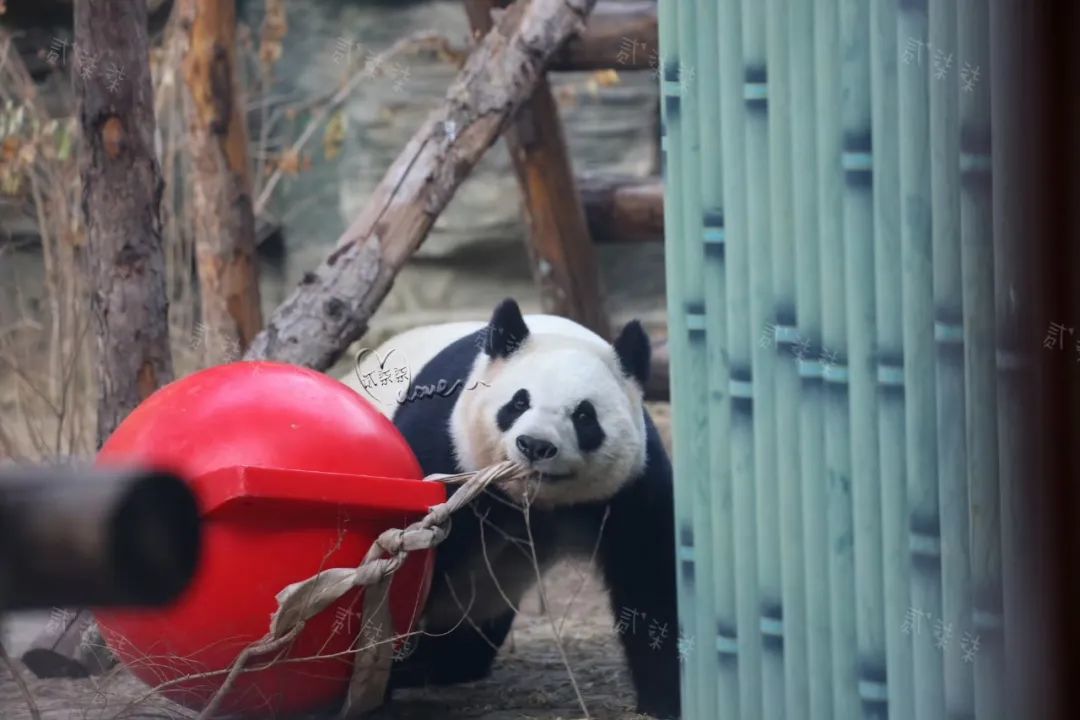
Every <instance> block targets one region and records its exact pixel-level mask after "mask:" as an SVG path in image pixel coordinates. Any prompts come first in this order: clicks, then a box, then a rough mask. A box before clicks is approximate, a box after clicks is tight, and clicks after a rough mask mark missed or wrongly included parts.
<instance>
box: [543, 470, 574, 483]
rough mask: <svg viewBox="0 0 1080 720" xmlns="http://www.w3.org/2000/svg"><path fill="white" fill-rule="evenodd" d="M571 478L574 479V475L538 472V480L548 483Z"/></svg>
mask: <svg viewBox="0 0 1080 720" xmlns="http://www.w3.org/2000/svg"><path fill="white" fill-rule="evenodd" d="M572 477H574V473H549V472H543V471H541V472H540V479H541V480H546V481H550V482H559V481H561V480H569V479H570V478H572Z"/></svg>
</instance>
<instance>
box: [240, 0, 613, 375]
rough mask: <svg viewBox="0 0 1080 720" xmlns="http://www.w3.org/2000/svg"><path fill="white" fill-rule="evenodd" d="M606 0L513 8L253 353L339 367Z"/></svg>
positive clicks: (550, 1)
mask: <svg viewBox="0 0 1080 720" xmlns="http://www.w3.org/2000/svg"><path fill="white" fill-rule="evenodd" d="M595 4H596V0H531V2H528V3H523V2H519V3H517V4H515V5H514V6H512V7H511V8H510V9H509V10H507V12H506V13H505V14H504V15H503V16H502V17H501V18H500V19H499V22H498V25H497V27H496V28H495V29H494V30H493V31H492V32H490V33H488V35H487V36H486V37H485V38H484V40H483V42H481V43H480V44H479V45H478V46H477V47H476V48H475V49H474V50H473V52H472V54H471V55H470V56H469V59H468V60H467V61H466V63H465V66H464V67H463V68H462V70H461V72H460V73H459V74H458V78H457V80H455V82H454V83H453V85H452V86H451V87H450V89H449V90H448V91H447V96H446V100H445V101H444V102H443V105H442V106H441V107H440V108H438V109H437V110H435V111H434V112H433V113H432V114H431V116H429V117H428V119H427V121H426V122H425V123H424V125H423V126H422V127H421V128H420V129H419V130H418V131H417V132H416V134H415V135H413V137H412V139H410V140H409V142H408V144H407V145H406V146H405V148H404V150H402V152H401V154H400V155H399V156H398V158H397V159H396V160H395V161H394V163H393V164H392V165H391V166H390V169H389V170H388V171H387V173H386V175H385V176H384V177H383V179H382V181H381V182H380V183H379V185H378V186H377V187H376V188H375V190H374V191H373V192H372V195H371V198H370V199H369V200H368V204H367V206H366V207H365V208H364V210H363V211H362V212H361V214H360V216H359V217H358V218H357V219H356V220H355V221H354V222H353V223H352V225H350V226H349V228H348V229H347V230H346V231H345V233H344V234H343V235H342V236H341V239H340V240H339V241H338V244H337V246H336V247H335V249H334V250H333V251H332V252H331V253H330V255H329V256H328V257H327V258H326V260H324V261H323V263H322V264H321V265H320V266H319V267H318V268H316V269H315V270H314V271H313V272H309V273H307V274H306V275H305V276H304V278H303V280H301V283H300V286H299V287H297V288H296V290H294V291H293V292H292V294H291V295H290V296H289V297H288V299H286V300H285V302H283V303H282V304H281V305H280V306H279V307H278V308H277V309H276V310H275V311H274V313H273V314H272V315H271V317H270V319H269V321H268V322H267V324H266V328H265V329H264V330H263V331H262V332H261V333H259V334H258V335H257V336H256V337H255V340H254V341H253V342H252V344H251V346H250V347H249V348H248V351H247V353H246V354H245V359H248V360H261V359H274V360H279V361H282V362H290V363H294V364H297V365H305V366H307V367H311V368H315V369H317V370H325V369H327V368H328V367H330V366H331V365H332V364H333V363H334V362H335V361H336V360H337V359H338V358H339V357H340V356H341V354H342V353H343V352H344V351H345V350H346V348H348V346H349V344H350V343H352V342H353V341H354V340H356V339H358V338H359V337H360V336H361V335H363V334H364V332H365V331H366V330H367V323H368V320H369V319H370V318H371V315H372V314H373V313H374V312H375V310H376V308H378V306H379V304H380V303H381V302H382V300H383V298H384V297H386V293H387V292H389V290H390V286H391V285H392V284H393V281H394V276H395V275H396V274H397V272H398V271H399V270H400V269H401V267H402V266H403V265H404V264H405V262H406V261H407V260H408V259H409V258H410V257H411V256H412V254H413V252H415V251H416V249H417V248H418V247H419V246H420V244H421V243H422V242H423V241H424V238H425V237H427V233H428V231H429V230H430V229H431V226H432V225H433V224H434V223H435V219H436V218H437V217H438V216H439V213H440V212H442V210H443V208H445V207H446V205H447V203H448V202H449V201H450V199H451V198H452V197H453V196H454V192H455V191H456V190H457V188H458V186H459V185H460V184H461V182H462V181H463V180H464V179H465V178H466V177H467V176H468V175H469V173H470V172H471V171H472V169H473V167H475V166H476V163H477V162H478V161H479V159H480V157H481V156H482V155H483V154H484V152H485V151H486V150H487V149H488V148H489V147H490V146H491V145H492V144H493V143H494V142H495V141H496V140H497V139H498V137H499V135H500V134H501V132H502V131H503V129H504V128H505V127H506V125H507V124H508V122H509V119H510V118H511V117H512V115H513V113H514V112H515V111H516V110H517V109H518V108H520V107H521V105H522V104H523V103H524V102H525V101H526V100H527V99H528V97H529V96H530V95H531V94H532V91H533V89H534V88H535V87H536V85H537V83H538V82H540V80H541V79H542V78H543V73H544V67H545V65H546V63H547V61H548V59H549V58H550V57H551V55H552V53H554V52H555V51H556V50H557V49H558V48H559V47H560V46H561V45H562V44H563V43H564V42H566V39H567V38H569V37H571V36H572V35H574V34H576V33H579V32H580V31H581V29H582V27H583V26H584V24H585V17H586V16H587V15H588V13H589V11H591V10H592V8H593V6H594V5H595Z"/></svg>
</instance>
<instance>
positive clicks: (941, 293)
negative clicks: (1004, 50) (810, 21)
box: [927, 0, 974, 718]
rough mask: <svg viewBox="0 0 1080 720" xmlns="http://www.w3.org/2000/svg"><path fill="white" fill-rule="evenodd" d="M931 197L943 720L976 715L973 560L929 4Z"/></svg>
mask: <svg viewBox="0 0 1080 720" xmlns="http://www.w3.org/2000/svg"><path fill="white" fill-rule="evenodd" d="M929 25H930V28H929V37H930V40H929V42H928V44H927V49H928V55H929V54H930V53H932V55H930V56H929V57H928V58H927V59H928V60H929V61H930V62H929V63H928V64H929V65H930V78H931V79H930V193H931V196H932V198H933V205H932V212H931V230H932V236H933V248H934V250H933V266H934V276H933V278H934V307H935V308H936V310H935V318H936V319H935V321H934V339H935V341H936V342H937V363H936V365H937V388H936V391H937V427H938V447H937V450H938V459H937V465H938V504H939V508H940V513H941V617H940V618H935V620H934V626H933V638H934V645H935V646H937V648H938V649H939V651H940V652H941V653H942V654H943V659H942V660H943V664H944V672H945V712H946V714H947V716H948V717H959V718H966V717H971V715H972V713H973V712H974V696H973V694H972V693H973V686H972V674H971V664H970V663H969V662H965V660H964V655H965V653H964V651H963V648H962V647H961V646H960V642H959V637H957V636H956V633H957V631H960V632H961V633H963V632H966V631H967V630H969V629H970V628H969V623H970V619H971V557H970V553H969V549H968V543H969V537H968V488H967V459H966V457H967V441H966V432H965V428H964V322H963V318H964V304H963V290H962V287H961V284H960V283H961V273H960V182H959V180H960V151H959V147H960V126H959V114H958V113H959V102H960V83H959V81H958V72H957V71H956V69H955V68H954V67H953V64H954V62H955V61H954V57H955V56H956V50H957V47H956V2H955V0H931V2H930V18H929Z"/></svg>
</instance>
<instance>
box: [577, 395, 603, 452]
mask: <svg viewBox="0 0 1080 720" xmlns="http://www.w3.org/2000/svg"><path fill="white" fill-rule="evenodd" d="M570 419H571V420H573V422H574V432H575V433H576V434H577V440H578V447H579V448H581V451H582V452H591V451H593V450H596V449H597V448H599V447H600V446H601V445H603V444H604V437H605V436H604V429H603V428H602V427H600V423H599V422H598V421H597V419H596V408H595V407H594V406H593V404H592V403H591V402H589V401H588V400H582V401H581V402H580V403H578V405H577V407H576V408H574V412H573V414H572V415H571V416H570Z"/></svg>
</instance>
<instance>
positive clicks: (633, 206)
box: [577, 174, 664, 245]
mask: <svg viewBox="0 0 1080 720" xmlns="http://www.w3.org/2000/svg"><path fill="white" fill-rule="evenodd" d="M577 184H578V189H579V191H580V192H581V202H582V205H584V206H585V218H586V221H587V222H588V224H589V235H590V236H591V237H592V239H593V242H595V243H598V244H602V245H605V244H612V243H637V242H662V241H663V239H664V185H663V183H662V182H661V181H660V179H659V178H637V177H632V176H629V175H601V174H588V175H579V176H578V178H577Z"/></svg>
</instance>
